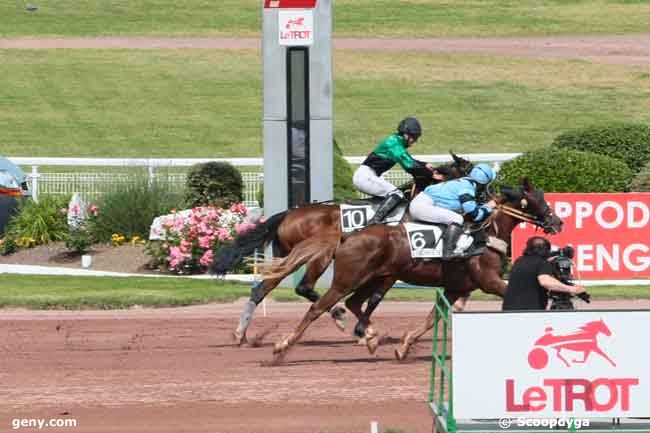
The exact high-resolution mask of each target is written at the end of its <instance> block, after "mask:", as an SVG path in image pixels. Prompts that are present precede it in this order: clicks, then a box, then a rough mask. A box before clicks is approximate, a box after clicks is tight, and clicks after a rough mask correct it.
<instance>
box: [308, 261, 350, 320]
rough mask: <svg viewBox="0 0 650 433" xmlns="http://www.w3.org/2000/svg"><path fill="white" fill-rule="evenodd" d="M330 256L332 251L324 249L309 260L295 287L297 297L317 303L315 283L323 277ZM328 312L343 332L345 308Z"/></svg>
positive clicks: (317, 296)
mask: <svg viewBox="0 0 650 433" xmlns="http://www.w3.org/2000/svg"><path fill="white" fill-rule="evenodd" d="M332 256H333V250H330V249H325V250H324V251H323V252H322V253H321V254H319V255H318V256H317V257H315V258H312V259H310V260H309V262H308V263H307V270H306V271H305V275H304V276H303V277H302V279H301V280H300V283H299V284H298V286H297V287H296V294H297V295H300V296H302V297H303V298H306V299H308V300H309V301H310V302H312V303H314V302H316V301H318V299H319V298H320V295H319V294H318V292H317V291H316V290H314V287H316V282H318V279H319V278H320V276H321V275H323V273H324V272H325V270H326V269H327V267H328V266H329V264H330V263H331V262H332ZM329 312H330V315H331V316H332V319H334V323H335V324H336V326H337V327H338V328H339V329H340V330H342V331H343V330H345V308H343V307H333V308H332V309H330V310H329Z"/></svg>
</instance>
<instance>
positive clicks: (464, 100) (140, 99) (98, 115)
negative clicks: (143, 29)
mask: <svg viewBox="0 0 650 433" xmlns="http://www.w3.org/2000/svg"><path fill="white" fill-rule="evenodd" d="M334 57H335V58H334V74H335V79H336V81H335V113H336V115H335V135H336V138H337V140H338V141H339V143H340V144H341V146H342V148H343V150H344V152H345V154H346V155H363V154H366V153H367V152H368V151H369V150H370V148H371V147H372V146H373V145H374V144H375V143H377V142H378V141H379V140H380V139H381V138H382V137H383V136H384V135H385V134H388V133H390V132H392V131H393V129H394V128H395V126H396V124H397V122H398V120H399V119H400V118H401V117H403V116H405V115H407V114H414V115H417V116H418V117H419V118H420V119H421V120H422V123H423V126H424V135H423V136H422V139H421V141H420V142H419V143H418V145H417V146H416V147H415V148H414V149H413V153H446V152H447V150H448V149H450V148H452V149H455V150H456V151H457V152H467V153H469V152H510V151H524V150H528V149H534V148H538V147H540V146H543V145H546V144H548V143H550V142H551V140H552V139H553V137H555V136H556V135H557V134H559V133H561V132H563V131H565V130H567V129H569V128H574V127H580V126H584V125H588V124H593V123H599V122H605V121H611V120H625V121H639V122H650V67H648V66H616V65H599V64H591V63H587V62H580V61H559V60H558V61H552V60H524V59H509V58H499V57H490V56H460V55H459V56H449V55H428V54H423V53H418V54H417V55H413V54H412V53H399V54H396V53H363V55H361V54H360V53H357V52H350V51H342V52H336V53H335V56H334ZM0 76H2V77H3V83H4V85H3V86H1V87H0V149H2V153H3V154H4V155H8V156H43V157H44V156H76V157H91V156H95V157H124V158H128V157H233V156H260V155H261V154H262V145H261V137H262V130H261V127H262V122H261V120H262V118H261V116H262V113H261V110H262V107H261V103H262V96H261V83H260V79H261V64H260V57H259V52H257V51H255V50H250V51H234V52H233V51H220V50H137V51H133V50H38V51H29V50H27V51H24V50H0Z"/></svg>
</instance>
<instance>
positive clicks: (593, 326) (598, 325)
mask: <svg viewBox="0 0 650 433" xmlns="http://www.w3.org/2000/svg"><path fill="white" fill-rule="evenodd" d="M580 329H582V330H583V331H586V332H590V333H592V334H593V335H596V334H598V333H602V334H604V335H606V336H608V337H609V336H610V335H612V331H610V329H609V327H608V326H607V324H605V322H604V321H603V319H600V320H594V321H593V322H588V323H585V324H584V325H582V326H581V327H580Z"/></svg>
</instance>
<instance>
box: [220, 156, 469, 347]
mask: <svg viewBox="0 0 650 433" xmlns="http://www.w3.org/2000/svg"><path fill="white" fill-rule="evenodd" d="M450 154H451V156H452V158H453V162H452V163H450V164H448V165H445V166H441V167H438V168H437V169H436V170H438V171H439V173H441V174H443V175H444V176H445V179H455V178H459V177H462V176H465V175H467V174H468V173H469V172H470V171H471V170H472V168H473V165H472V163H471V162H470V161H468V160H466V159H464V158H461V157H459V156H457V155H455V154H454V153H453V152H450ZM435 182H436V181H435V180H434V179H433V177H432V173H431V172H430V171H429V170H427V169H422V170H421V173H416V176H415V182H414V184H407V185H406V186H404V187H402V188H403V189H404V190H405V192H407V194H405V195H406V196H409V195H410V194H411V193H413V194H414V193H415V192H419V191H420V190H422V189H424V188H425V187H426V186H428V185H430V184H431V183H435ZM413 186H415V188H413ZM413 189H415V191H412V190H413ZM410 198H412V197H410ZM340 219H341V213H340V207H339V206H338V205H336V204H334V203H331V202H330V203H316V204H310V205H307V206H304V207H299V208H295V209H290V210H287V211H285V212H281V213H278V214H275V215H272V216H271V217H270V218H269V219H268V220H267V221H265V222H263V223H260V224H258V225H257V226H256V227H255V228H254V229H252V230H250V231H248V232H246V233H243V234H242V235H240V236H238V237H237V238H236V239H235V241H234V242H233V243H232V245H230V246H226V247H224V248H222V249H220V250H219V252H218V254H217V257H216V258H215V260H214V262H213V265H212V267H211V272H212V273H213V274H216V275H223V274H225V273H226V272H228V271H229V270H231V269H233V268H234V267H235V266H237V265H239V264H240V263H241V262H242V260H243V258H244V257H246V256H250V255H252V254H253V253H254V251H255V250H256V249H259V250H262V249H263V248H264V246H265V245H266V244H268V243H269V242H273V255H274V256H279V257H283V256H286V255H287V254H289V253H290V252H291V251H292V250H293V249H294V248H295V247H296V246H297V245H299V244H301V242H305V241H306V240H308V239H311V238H313V237H315V236H325V238H326V239H328V242H327V244H325V245H323V248H324V250H323V251H322V253H325V254H319V255H318V257H317V258H315V259H313V260H311V261H310V262H309V265H308V266H307V269H306V272H305V275H304V277H303V278H302V280H301V281H300V283H299V284H298V286H297V287H296V289H295V291H296V294H298V295H300V296H302V297H304V298H306V299H308V300H309V301H311V302H316V301H317V300H318V299H319V298H320V295H319V294H318V292H316V290H314V286H315V285H316V282H317V281H318V278H320V276H321V275H322V274H323V273H324V272H325V270H326V269H327V267H328V266H329V264H330V263H331V261H332V254H331V253H332V252H333V251H334V249H335V248H336V246H337V245H338V242H339V240H340V238H341V234H342V231H341V221H340ZM283 279H284V277H283V278H265V279H264V280H262V281H260V282H258V283H256V284H255V285H254V286H253V288H252V289H251V295H250V299H249V301H248V302H247V303H246V305H245V306H244V311H243V312H242V314H241V317H240V320H239V325H238V326H237V329H236V330H235V331H234V332H233V337H234V339H235V342H236V343H238V344H242V343H244V342H245V341H246V329H247V328H248V326H249V325H250V321H251V319H252V317H253V313H254V311H255V308H256V307H257V305H259V304H260V302H262V300H263V299H264V298H265V297H266V296H267V295H268V294H269V293H270V292H271V291H272V290H273V289H274V288H275V287H277V285H278V284H280V282H281V281H282V280H283ZM330 313H331V315H332V317H333V318H334V319H335V321H336V322H337V326H339V328H341V329H343V328H344V326H345V325H344V321H343V320H344V315H345V309H343V308H341V307H335V308H332V309H331V311H330Z"/></svg>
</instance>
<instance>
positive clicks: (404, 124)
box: [352, 117, 434, 225]
mask: <svg viewBox="0 0 650 433" xmlns="http://www.w3.org/2000/svg"><path fill="white" fill-rule="evenodd" d="M420 135H422V127H421V126H420V122H419V121H418V120H417V119H416V118H415V117H407V118H405V119H403V120H402V121H401V122H400V123H399V125H398V127H397V132H396V133H395V134H392V135H389V136H388V137H386V138H385V139H384V141H382V142H381V143H379V145H378V146H377V147H375V148H374V149H373V151H372V152H371V153H370V155H368V157H367V158H366V159H365V160H364V161H363V163H361V165H360V166H359V168H357V170H356V171H355V173H354V176H353V177H352V183H353V184H354V186H355V187H356V188H357V189H358V190H359V191H361V192H363V193H366V194H370V195H373V196H378V197H384V201H382V202H381V204H380V205H379V207H378V208H377V212H376V213H375V215H374V216H373V217H372V218H371V219H370V221H368V225H371V224H377V223H380V222H381V221H382V220H383V219H384V218H385V217H386V215H388V214H389V213H390V212H391V211H392V210H393V209H394V208H395V207H396V206H397V205H398V204H399V203H400V202H401V201H402V200H403V199H404V194H403V193H402V191H400V190H399V189H397V188H396V187H395V185H393V184H391V183H390V182H388V181H387V180H385V179H384V178H382V177H381V175H382V173H384V172H385V171H387V170H389V169H390V168H391V167H393V166H394V165H395V164H399V165H400V166H401V167H402V168H403V169H404V170H405V171H406V172H408V173H410V174H412V175H415V172H416V171H418V170H420V171H421V169H422V168H426V169H427V170H429V171H431V172H433V171H434V169H433V166H432V165H431V164H428V163H425V162H422V161H417V160H415V159H413V157H412V156H411V155H410V154H409V153H408V151H407V148H409V147H410V146H412V145H413V144H414V143H415V142H416V141H417V140H418V138H420Z"/></svg>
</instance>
